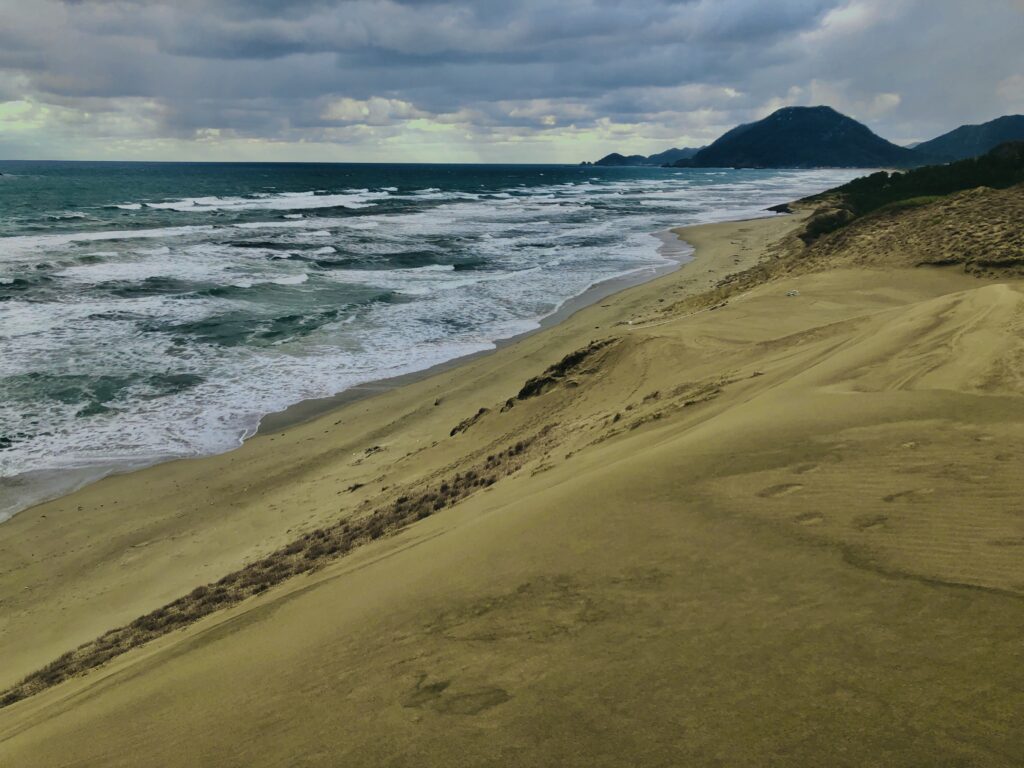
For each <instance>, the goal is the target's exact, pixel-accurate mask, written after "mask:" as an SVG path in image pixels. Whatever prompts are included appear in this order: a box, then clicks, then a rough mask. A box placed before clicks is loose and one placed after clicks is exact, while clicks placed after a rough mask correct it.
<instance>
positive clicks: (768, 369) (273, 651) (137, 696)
mask: <svg viewBox="0 0 1024 768" xmlns="http://www.w3.org/2000/svg"><path fill="white" fill-rule="evenodd" d="M986 194H987V195H989V197H988V198H987V200H988V204H989V205H992V204H998V205H1007V206H1015V205H1019V204H1020V200H1021V199H1024V190H1021V189H1016V190H1009V191H1006V192H1001V193H986ZM993 196H994V197H993ZM946 204H947V203H939V204H936V205H939V206H942V205H946ZM927 210H928V208H927V207H926V208H922V209H915V210H914V211H912V212H908V213H906V214H905V215H904V216H903V217H902V218H886V219H884V221H883V220H881V219H878V220H876V225H874V226H876V229H874V230H872V229H871V227H872V224H871V223H870V222H860V223H858V224H857V225H856V226H857V227H858V229H857V230H856V231H853V230H851V232H849V233H841V235H842V237H844V238H847V239H848V240H850V242H853V239H854V238H860V240H857V242H858V243H860V245H858V246H857V247H858V248H862V249H866V250H863V251H862V252H863V253H866V252H868V251H870V250H871V249H870V248H869V247H868V246H866V245H864V244H865V243H868V242H871V238H874V242H883V241H884V242H887V243H899V242H904V241H906V242H910V241H914V242H918V241H920V242H924V239H922V238H925V235H924V234H922V232H923V231H924V230H923V228H924V227H927V226H932V225H931V224H930V223H928V222H930V221H931V219H929V218H927V217H925V218H918V217H922V216H923V212H926V211H927ZM943 210H944V209H942V208H936V209H935V211H933V213H935V215H945V214H943V213H942V211H943ZM984 210H985V209H984V207H981V206H975V207H973V208H970V209H969V210H967V209H964V210H960V212H959V214H958V216H960V218H959V219H958V221H957V225H958V226H964V227H968V228H971V229H970V231H973V232H977V233H979V234H978V235H977V236H978V237H984V236H988V237H991V238H994V240H995V241H998V242H1003V241H1004V239H1005V238H1006V237H1009V236H1011V235H1008V234H1007V233H1006V232H1004V231H1003V229H1005V227H1003V228H1000V227H992V228H991V229H986V228H985V226H987V225H984V224H983V222H982V221H981V218H979V217H984ZM879 222H881V223H879ZM797 225H798V219H794V218H780V219H774V220H767V221H756V222H741V223H734V224H727V225H712V226H708V227H697V228H692V229H689V230H687V231H685V232H683V233H682V234H683V236H684V237H685V238H686V239H687V240H689V241H691V242H693V243H694V244H695V245H696V246H697V248H698V251H697V258H696V260H695V261H694V262H693V263H692V264H690V265H688V266H687V267H686V268H684V269H683V270H680V271H679V272H677V273H675V274H672V275H669V276H667V277H664V278H661V279H659V280H657V281H655V282H653V283H649V284H647V285H644V286H640V287H638V288H635V289H631V290H629V291H626V292H624V293H621V294H618V295H616V296H614V297H612V298H611V299H608V300H606V301H604V302H603V303H602V304H601V305H599V306H593V307H590V308H588V309H586V310H583V311H581V312H579V313H577V314H576V315H574V316H573V317H572V318H570V319H569V320H568V321H566V322H565V323H563V324H561V325H559V326H557V327H555V328H552V329H550V330H548V331H545V332H543V333H540V334H537V335H535V336H533V337H530V338H527V339H525V340H523V341H521V342H519V343H517V344H515V345H511V346H509V347H507V348H504V349H502V350H499V351H498V352H496V353H495V354H493V355H490V356H487V357H483V358H479V359H477V360H473V361H470V362H469V363H467V364H465V365H463V366H460V367H459V368H456V369H453V370H450V371H447V372H444V373H441V374H440V375H438V376H436V377H432V378H429V379H426V380H423V381H420V382H416V383H413V384H411V385H409V386H406V387H402V388H400V389H397V390H394V391H391V392H388V393H386V394H383V395H381V396H378V397H375V398H372V399H370V400H366V401H361V402H359V403H355V404H352V405H349V406H346V407H343V408H341V409H340V410H338V411H335V412H333V413H331V414H328V415H327V416H325V417H322V418H319V419H317V420H315V421H312V422H310V423H307V424H304V425H300V426H297V427H293V428H290V429H286V430H284V432H283V433H278V434H274V435H265V436H262V437H259V438H257V439H255V440H253V441H251V442H250V443H248V444H247V445H246V446H244V447H243V448H242V449H240V450H239V451H237V452H236V453H234V454H229V455H227V456H222V457H215V458H211V459H203V460H199V461H192V462H179V463H176V464H173V465H168V466H164V467H157V468H155V469H153V470H147V471H145V472H140V473H136V474H133V475H128V476H124V477H118V478H111V479H109V480H107V481H104V482H103V483H100V484H97V485H96V486H93V487H92V488H89V489H86V490H85V491H83V492H80V493H79V494H76V495H74V496H72V497H68V498H67V499H64V500H60V501H57V502H54V503H52V504H49V505H44V506H43V507H40V508H37V509H34V510H29V511H27V512H25V513H23V514H22V515H19V516H18V517H16V518H15V519H14V520H13V521H12V522H11V523H9V524H6V525H4V526H0V552H2V553H3V554H4V562H5V563H11V564H12V565H11V566H9V567H8V568H7V570H6V572H5V573H4V574H2V575H0V590H2V592H0V597H2V599H3V600H4V605H5V619H4V621H5V625H4V626H3V628H2V631H3V634H2V635H0V642H2V648H3V652H4V655H5V661H6V660H7V659H10V662H9V663H6V664H5V668H4V676H5V678H6V679H5V680H4V682H5V683H7V684H10V683H13V682H14V681H16V680H17V679H19V678H20V677H22V676H24V675H25V674H27V673H28V672H30V671H31V670H32V669H34V668H36V667H38V666H39V665H40V664H42V663H45V662H46V661H48V660H50V659H52V658H53V657H55V656H56V655H57V654H59V653H60V652H63V651H65V650H68V647H69V646H73V645H75V644H77V643H79V642H85V641H87V640H90V639H92V638H93V637H95V636H97V635H98V634H100V633H101V632H103V631H106V630H108V629H111V628H113V627H116V626H119V625H122V624H127V623H128V622H130V621H131V620H132V619H134V618H135V617H136V616H138V615H140V614H141V613H144V612H147V611H151V610H153V609H155V608H157V607H159V606H160V605H163V604H165V603H167V602H169V601H170V600H172V599H174V598H177V597H180V596H181V595H183V594H185V593H187V592H188V591H189V590H191V589H192V588H193V587H195V586H197V585H198V584H200V583H204V582H211V581H215V580H216V579H218V578H220V577H221V576H223V575H224V574H225V573H227V572H229V571H231V570H234V569H237V568H238V567H240V566H242V565H244V564H246V563H252V562H254V561H257V560H260V559H261V558H266V556H267V555H268V554H269V553H271V552H273V551H274V550H280V548H281V547H283V546H285V545H286V544H287V543H288V542H289V541H292V540H294V539H295V538H296V537H297V536H298V535H299V534H302V533H305V532H309V531H312V530H314V529H319V528H323V529H324V530H328V531H329V532H328V534H325V536H324V537H323V538H321V539H319V541H335V539H334V538H332V537H335V536H341V535H342V534H341V533H340V532H339V531H340V530H341V529H338V528H333V527H331V525H332V524H333V522H334V521H335V520H337V519H340V518H346V519H348V520H349V521H350V525H352V526H354V525H357V524H358V521H366V520H373V519H374V518H373V515H375V514H377V513H378V512H379V511H380V510H388V509H395V508H398V507H402V508H405V507H403V506H402V505H403V504H404V505H406V506H408V504H409V503H410V502H408V501H406V502H400V501H399V500H400V499H403V498H404V499H419V498H424V497H425V495H426V494H433V495H432V496H430V498H431V500H432V501H434V502H436V501H438V500H440V501H441V502H442V503H441V504H439V505H437V508H436V509H435V508H434V506H435V504H433V503H432V504H431V505H430V511H429V514H428V515H426V516H425V517H424V519H422V520H419V521H418V522H415V523H412V524H410V525H407V526H405V527H404V528H402V529H401V530H400V531H399V532H397V533H393V534H392V533H390V532H389V531H388V530H384V531H382V532H381V533H380V534H378V535H377V536H376V537H368V536H363V537H362V538H359V537H356V538H355V539H353V544H352V548H351V551H349V552H348V554H345V555H344V556H340V557H339V556H338V553H332V554H330V553H329V554H325V553H324V552H323V551H322V550H323V548H321V549H320V550H316V552H317V553H316V554H314V555H313V556H311V557H307V556H306V553H307V552H309V551H311V547H312V546H314V545H315V544H316V541H315V540H317V536H311V537H309V538H308V539H306V540H305V542H306V543H305V544H303V547H304V548H300V549H296V550H295V552H294V553H293V554H289V555H281V557H284V558H286V559H287V558H292V560H288V562H292V561H293V560H294V561H297V560H298V559H299V558H304V559H305V560H308V561H309V563H310V570H309V571H308V572H306V573H304V574H302V575H299V576H295V577H292V578H289V579H287V580H285V581H283V582H282V583H280V584H277V585H275V586H272V587H271V588H270V589H267V590H266V591H262V592H261V593H260V594H257V595H255V596H252V597H245V599H243V600H242V601H241V602H238V603H237V604H235V605H231V606H230V607H228V608H227V609H225V610H221V611H217V612H215V613H213V614H211V615H209V616H206V617H205V618H202V619H201V620H199V621H197V622H195V623H193V624H191V625H189V626H188V627H187V628H185V629H178V630H175V631H173V632H170V633H169V634H164V635H162V636H161V637H159V638H158V639H156V640H153V641H151V642H148V643H146V644H145V645H142V646H141V647H139V648H135V649H134V650H131V651H129V652H128V653H125V654H122V655H118V656H115V657H113V658H111V659H110V660H109V661H108V662H107V663H106V664H104V665H103V666H102V667H100V668H98V669H94V670H92V671H91V672H88V673H87V674H85V675H82V676H78V677H75V678H74V679H71V680H69V681H67V682H64V683H62V684H60V685H57V686H55V687H52V688H49V689H47V690H44V691H42V692H40V693H37V694H36V695H34V696H31V697H29V698H27V699H25V700H23V701H19V702H17V703H15V704H13V705H11V706H9V707H6V708H4V709H2V710H0V756H2V757H3V760H0V763H3V764H8V763H9V764H11V765H19V766H33V765H40V766H43V765H45V766H56V765H103V766H114V765H126V766H135V765H190V766H194V765H210V766H234V765H237V766H253V765H266V766H292V765H311V766H312V765H324V766H333V765H353V766H354V765H367V766H371V765H372V766H377V765H395V766H400V765H410V766H412V765H417V766H423V765H439V766H440V765H444V766H452V765H467V766H486V765H493V766H508V765H551V766H570V765H572V766H576V765H578V766H605V765H606V766H622V765H645V766H648V765H650V766H655V765H658V766H660V765H664V766H680V765H694V766H697V765H700V766H705V765H708V766H710V765H723V766H725V765H727V766H765V765H785V766H790V765H800V766H818V765H821V766H826V765H827V766H866V765H878V766H891V765H900V766H912V765H920V766H932V765H972V766H973V765H979V766H980V765H983V766H989V765H991V766H1016V765H1021V764H1024V742H1022V741H1021V740H1020V738H1019V725H1020V712H1021V711H1024V693H1022V692H1024V667H1022V666H1021V664H1020V663H1019V662H1020V659H1021V650H1022V645H1021V637H1022V636H1024V599H1022V598H1024V515H1022V509H1021V506H1020V497H1021V490H1022V486H1021V479H1020V472H1019V467H1020V462H1021V459H1022V458H1024V335H1022V330H1024V283H1022V282H1021V281H1020V280H1019V279H1018V278H1016V277H1015V276H1014V274H1013V271H1012V270H1013V267H1012V265H1010V266H1005V265H1004V266H1005V268H1004V269H1002V271H1000V268H996V267H993V266H991V265H990V266H988V267H986V269H985V270H984V271H983V273H982V271H980V270H973V271H974V272H976V273H977V274H975V275H968V274H965V270H964V268H963V266H961V265H959V264H954V265H952V266H949V267H943V268H935V267H924V268H921V267H914V266H913V263H919V261H920V259H918V260H917V261H914V260H913V259H909V258H907V259H905V258H904V256H905V254H903V253H902V252H901V251H899V249H898V248H897V247H896V246H892V247H891V248H889V247H888V246H887V248H889V249H888V250H886V249H880V250H879V252H878V253H873V254H872V255H871V257H870V258H866V257H865V258H861V257H860V256H857V257H853V256H851V250H849V249H850V248H853V247H854V246H852V245H850V246H849V247H848V248H847V249H846V250H844V249H841V248H837V247H836V245H835V243H834V242H833V241H832V240H827V241H822V242H820V243H818V244H817V245H815V246H814V247H813V248H812V249H810V250H808V251H806V252H805V251H800V252H797V251H794V250H793V248H794V247H795V246H794V245H793V241H792V231H793V229H794V227H796V226H797ZM1006 226H1016V225H1014V224H1012V222H1011V223H1010V224H1009V225H1006ZM985 232H988V233H989V234H988V235H985V234H984V233H985ZM786 235H788V236H789V239H784V240H782V241H781V243H780V242H779V241H780V238H783V236H786ZM886 238H888V239H886ZM893 238H895V239H893ZM915 238H918V239H917V240H915ZM933 240H934V238H933ZM915 247H916V246H915ZM935 247H936V248H938V247H939V246H938V245H936V246H935ZM973 247H976V248H978V247H981V246H980V245H979V244H978V243H977V242H974V245H973ZM890 252H892V253H895V254H897V256H892V257H891V258H889V259H888V260H887V258H888V257H886V254H887V253H890ZM914 259H917V257H916V256H915V257H914ZM756 264H760V266H759V267H758V268H757V269H755V270H754V271H752V272H747V273H745V274H742V275H740V276H739V277H734V278H731V279H730V280H729V281H728V282H727V283H725V284H721V283H720V281H721V280H722V279H723V278H725V277H726V275H728V274H730V273H741V272H743V270H745V269H748V268H752V267H754V265H756ZM979 275H980V276H979ZM709 289H710V291H709ZM470 471H472V472H474V473H477V474H474V475H473V477H474V478H476V477H478V476H482V478H483V480H484V482H475V480H474V481H472V482H467V480H466V478H468V477H470V475H469V472H470ZM491 478H493V480H492V481H491V482H486V481H487V480H490V479H491ZM356 486H358V487H356ZM442 487H447V488H448V489H449V490H447V491H443V492H442V491H441V489H442ZM452 489H457V492H456V490H452ZM438 494H441V495H440V496H439V495H438ZM139 499H143V501H139ZM133 500H134V501H133ZM115 504H116V506H115ZM100 505H102V506H100ZM396 505H397V506H396ZM79 507H81V509H79ZM126 509H130V511H131V514H125V512H126ZM349 530H350V531H351V530H355V529H354V528H350V529H349ZM359 530H363V529H359ZM368 538H373V540H372V541H365V539H368ZM19 548H20V549H19ZM15 555H19V556H20V560H19V559H16V557H15ZM268 560H269V558H268ZM268 568H269V566H268ZM239 583H240V582H239ZM61 643H63V647H61Z"/></svg>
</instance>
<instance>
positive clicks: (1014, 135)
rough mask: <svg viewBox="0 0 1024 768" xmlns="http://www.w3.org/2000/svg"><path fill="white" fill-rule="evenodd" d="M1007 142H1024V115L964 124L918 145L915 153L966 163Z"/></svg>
mask: <svg viewBox="0 0 1024 768" xmlns="http://www.w3.org/2000/svg"><path fill="white" fill-rule="evenodd" d="M1007 141H1024V115H1005V116H1004V117H997V118H996V119H995V120H990V121H989V122H987V123H982V124H981V125H961V126H960V127H959V128H957V129H955V130H952V131H950V132H949V133H944V134H943V135H942V136H939V137H938V138H935V139H932V140H931V141H925V142H922V143H920V144H918V145H917V146H916V147H914V150H915V151H916V152H924V153H927V154H930V155H933V156H936V157H945V158H948V159H950V160H964V159H966V158H968V157H977V156H978V155H983V154H985V153H986V152H988V151H989V150H990V149H993V148H994V147H997V146H999V145H1000V144H1003V143H1005V142H1007Z"/></svg>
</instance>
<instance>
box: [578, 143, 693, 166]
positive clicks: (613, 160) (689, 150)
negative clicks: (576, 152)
mask: <svg viewBox="0 0 1024 768" xmlns="http://www.w3.org/2000/svg"><path fill="white" fill-rule="evenodd" d="M699 151H700V149H699V148H693V147H683V148H682V149H676V148H675V147H673V148H672V149H666V150H665V151H664V152H658V153H657V154H655V155H647V156H644V155H620V154H619V153H618V152H612V153H611V154H610V155H605V156H604V157H602V158H601V159H600V160H598V161H597V162H596V163H594V165H602V166H640V165H655V166H658V165H671V164H672V163H674V162H676V161H677V160H683V159H686V158H689V157H693V156H694V155H696V154H697V153H698V152H699ZM584 165H587V163H584Z"/></svg>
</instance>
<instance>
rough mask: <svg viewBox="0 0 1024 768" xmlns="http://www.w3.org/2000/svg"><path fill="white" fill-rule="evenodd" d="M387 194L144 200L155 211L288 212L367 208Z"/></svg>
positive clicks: (359, 192)
mask: <svg viewBox="0 0 1024 768" xmlns="http://www.w3.org/2000/svg"><path fill="white" fill-rule="evenodd" d="M387 196H388V193H387V192H370V191H369V190H367V189H360V190H349V191H347V192H346V193H345V194H339V195H326V194H325V195H320V194H316V193H315V192H283V193H280V194H277V195H268V196H259V197H256V196H254V197H186V198H183V199H181V200H169V201H167V202H161V203H145V206H146V207H147V208H152V209H155V210H168V211H178V212H180V213H209V212H211V211H289V210H315V209H317V208H353V209H355V208H368V207H370V206H372V205H374V204H375V203H374V201H376V200H381V199H383V198H386V197H387Z"/></svg>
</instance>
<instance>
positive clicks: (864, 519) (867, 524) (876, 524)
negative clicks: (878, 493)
mask: <svg viewBox="0 0 1024 768" xmlns="http://www.w3.org/2000/svg"><path fill="white" fill-rule="evenodd" d="M888 521H889V517H888V516H887V515H860V516H859V517H855V518H854V519H853V527H854V528H856V529H857V530H858V531H874V530H877V529H879V528H884V527H885V524H886V523H887V522H888Z"/></svg>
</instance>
